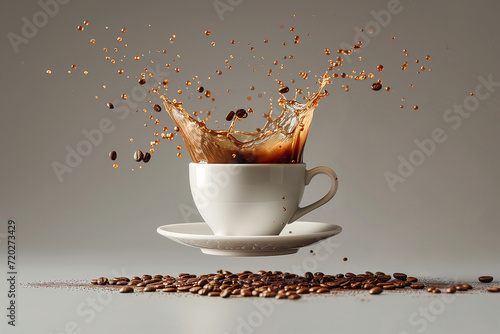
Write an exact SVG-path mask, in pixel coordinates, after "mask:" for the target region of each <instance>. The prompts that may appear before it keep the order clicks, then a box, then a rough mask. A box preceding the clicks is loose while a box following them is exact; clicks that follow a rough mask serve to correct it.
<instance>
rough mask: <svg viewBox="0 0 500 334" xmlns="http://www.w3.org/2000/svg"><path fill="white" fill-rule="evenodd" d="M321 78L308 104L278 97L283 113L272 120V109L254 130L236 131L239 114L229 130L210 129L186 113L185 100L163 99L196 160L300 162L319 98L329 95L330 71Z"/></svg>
mask: <svg viewBox="0 0 500 334" xmlns="http://www.w3.org/2000/svg"><path fill="white" fill-rule="evenodd" d="M319 81H320V87H319V89H318V91H317V92H316V93H314V94H313V95H312V96H310V97H308V98H307V102H306V103H299V102H297V94H295V97H294V99H293V100H287V99H286V98H285V97H284V95H282V97H280V99H279V100H278V104H279V105H280V106H281V108H282V111H281V114H280V115H279V116H278V117H276V118H275V119H272V118H271V114H272V112H270V113H269V115H268V116H267V122H266V124H265V125H264V127H263V128H262V129H258V130H256V131H254V132H245V131H235V130H233V126H234V123H235V122H236V120H237V118H236V117H235V118H234V119H233V120H232V124H231V127H230V128H229V130H211V129H209V128H208V127H207V126H206V124H205V122H204V121H198V120H196V119H194V118H193V117H192V116H191V115H190V114H189V113H187V112H186V110H184V108H183V104H182V102H177V101H175V100H174V101H170V100H168V98H166V97H165V96H164V95H162V96H161V98H162V100H163V104H164V105H165V108H166V110H167V112H168V113H169V115H170V117H171V118H172V120H173V121H174V122H175V124H176V125H177V127H178V128H179V132H180V133H181V135H182V138H183V139H184V143H185V145H186V148H187V150H188V152H189V154H190V155H191V159H192V160H193V162H207V163H300V162H302V154H303V151H304V146H305V143H306V139H307V134H308V132H309V127H310V125H311V121H312V118H313V113H314V109H315V108H316V106H317V105H318V102H319V100H320V99H321V98H322V97H324V96H327V95H328V92H327V91H323V89H324V87H325V85H326V84H329V83H330V77H329V76H328V73H325V75H323V76H322V77H321V78H320V80H319Z"/></svg>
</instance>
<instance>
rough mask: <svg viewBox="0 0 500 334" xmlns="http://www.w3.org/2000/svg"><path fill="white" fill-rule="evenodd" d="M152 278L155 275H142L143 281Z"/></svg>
mask: <svg viewBox="0 0 500 334" xmlns="http://www.w3.org/2000/svg"><path fill="white" fill-rule="evenodd" d="M152 278H153V276H151V275H147V274H144V275H142V280H143V281H147V280H148V279H152Z"/></svg>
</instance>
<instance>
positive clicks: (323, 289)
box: [315, 288, 330, 293]
mask: <svg viewBox="0 0 500 334" xmlns="http://www.w3.org/2000/svg"><path fill="white" fill-rule="evenodd" d="M315 292H316V293H330V289H327V288H319V289H317V290H316V291H315Z"/></svg>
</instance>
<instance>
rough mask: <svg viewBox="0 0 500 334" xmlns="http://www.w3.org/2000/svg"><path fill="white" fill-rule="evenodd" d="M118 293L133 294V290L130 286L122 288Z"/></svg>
mask: <svg viewBox="0 0 500 334" xmlns="http://www.w3.org/2000/svg"><path fill="white" fill-rule="evenodd" d="M119 291H120V293H130V292H134V288H133V287H131V286H124V287H122V288H121V289H120V290H119Z"/></svg>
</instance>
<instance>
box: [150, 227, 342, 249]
mask: <svg viewBox="0 0 500 334" xmlns="http://www.w3.org/2000/svg"><path fill="white" fill-rule="evenodd" d="M156 231H157V232H158V233H159V234H161V235H163V236H164V237H167V238H169V239H171V240H173V241H175V242H178V243H180V244H183V245H186V246H190V247H197V248H200V249H201V251H202V252H203V253H205V254H210V255H222V256H272V255H285V254H293V253H296V252H297V251H298V250H299V248H301V247H305V246H309V245H312V244H314V243H316V242H318V241H320V240H323V239H326V238H329V237H332V236H334V235H336V234H339V233H340V232H342V228H341V227H340V226H337V225H333V224H327V223H313V222H300V221H296V222H294V223H292V224H288V225H287V226H286V227H285V228H284V229H283V231H282V232H281V234H280V235H269V236H247V237H246V236H215V235H214V234H213V232H212V230H211V229H210V227H208V225H207V224H206V223H184V224H173V225H164V226H160V227H158V229H157V230H156Z"/></svg>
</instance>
